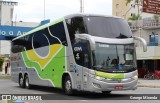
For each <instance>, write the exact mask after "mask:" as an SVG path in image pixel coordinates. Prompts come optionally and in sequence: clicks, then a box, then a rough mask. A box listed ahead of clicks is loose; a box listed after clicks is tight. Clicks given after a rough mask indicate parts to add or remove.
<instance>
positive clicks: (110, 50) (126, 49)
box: [93, 43, 136, 73]
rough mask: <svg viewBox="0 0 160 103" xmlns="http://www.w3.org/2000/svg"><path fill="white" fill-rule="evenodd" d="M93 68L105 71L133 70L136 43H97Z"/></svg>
mask: <svg viewBox="0 0 160 103" xmlns="http://www.w3.org/2000/svg"><path fill="white" fill-rule="evenodd" d="M93 59H94V60H93V61H94V63H93V65H94V66H93V68H94V69H96V70H100V71H105V72H112V73H113V72H131V71H133V70H135V66H136V64H135V61H136V60H135V51H134V44H126V45H112V44H104V43H96V49H95V51H94V52H93Z"/></svg>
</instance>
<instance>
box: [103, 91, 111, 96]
mask: <svg viewBox="0 0 160 103" xmlns="http://www.w3.org/2000/svg"><path fill="white" fill-rule="evenodd" d="M110 93H111V91H103V92H102V94H104V95H107V94H110Z"/></svg>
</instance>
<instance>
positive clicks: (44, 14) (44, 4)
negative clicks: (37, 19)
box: [43, 0, 46, 20]
mask: <svg viewBox="0 0 160 103" xmlns="http://www.w3.org/2000/svg"><path fill="white" fill-rule="evenodd" d="M43 6H44V15H43V16H44V18H43V19H44V20H45V15H46V10H45V9H46V7H45V6H46V4H45V0H44V5H43Z"/></svg>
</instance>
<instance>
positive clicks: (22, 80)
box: [19, 75, 25, 88]
mask: <svg viewBox="0 0 160 103" xmlns="http://www.w3.org/2000/svg"><path fill="white" fill-rule="evenodd" d="M19 86H20V87H21V88H24V87H25V85H24V79H23V76H22V75H20V76H19Z"/></svg>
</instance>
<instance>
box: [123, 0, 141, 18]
mask: <svg viewBox="0 0 160 103" xmlns="http://www.w3.org/2000/svg"><path fill="white" fill-rule="evenodd" d="M131 1H133V0H126V5H128V4H129V3H131ZM142 1H143V0H134V3H135V5H137V8H138V19H139V17H140V15H139V14H140V13H139V11H140V10H139V6H140V4H141V3H142ZM138 19H137V20H138Z"/></svg>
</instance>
